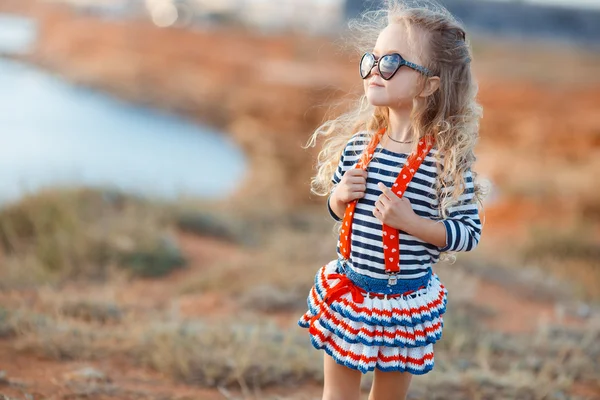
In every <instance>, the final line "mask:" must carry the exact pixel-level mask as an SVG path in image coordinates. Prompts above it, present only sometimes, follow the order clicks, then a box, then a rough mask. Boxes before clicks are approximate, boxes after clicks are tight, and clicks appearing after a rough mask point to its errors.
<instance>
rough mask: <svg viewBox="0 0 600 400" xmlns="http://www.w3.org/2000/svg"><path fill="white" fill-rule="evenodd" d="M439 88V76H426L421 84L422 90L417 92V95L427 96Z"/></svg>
mask: <svg viewBox="0 0 600 400" xmlns="http://www.w3.org/2000/svg"><path fill="white" fill-rule="evenodd" d="M439 88H440V77H439V76H431V77H428V78H427V80H426V81H425V85H423V90H421V93H420V94H419V97H423V98H426V97H429V96H431V95H432V94H434V93H435V91H436V90H438V89H439Z"/></svg>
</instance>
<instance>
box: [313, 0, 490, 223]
mask: <svg viewBox="0 0 600 400" xmlns="http://www.w3.org/2000/svg"><path fill="white" fill-rule="evenodd" d="M389 24H403V25H404V26H405V27H406V31H407V34H408V39H409V45H410V46H411V50H413V51H415V50H419V51H420V52H421V53H420V55H421V56H422V57H421V59H422V60H423V61H424V62H423V65H424V66H425V67H427V68H428V69H429V70H431V71H432V72H433V74H434V75H436V76H439V77H440V87H439V89H438V90H436V91H435V93H434V94H432V95H431V96H429V97H428V98H427V100H426V104H425V105H424V106H422V107H420V108H419V109H417V107H413V110H412V113H411V115H410V118H411V126H412V134H413V135H414V139H419V138H420V137H423V136H424V135H433V136H434V138H435V147H436V148H437V149H438V152H437V154H436V155H435V158H436V161H437V165H438V177H439V178H438V179H437V183H436V191H437V193H438V195H439V197H438V198H439V199H440V201H439V202H438V204H439V209H438V212H439V215H440V216H442V218H446V217H447V209H448V207H449V206H450V205H451V204H452V203H453V202H455V201H457V200H458V199H459V197H460V196H461V194H463V193H464V190H465V182H464V178H463V176H464V173H465V172H466V171H468V170H471V173H472V176H473V181H474V186H475V194H474V197H475V200H476V201H477V202H478V203H479V205H480V206H481V207H483V204H482V203H483V198H484V197H485V190H484V188H483V187H482V186H481V185H480V184H479V183H477V182H476V181H475V178H476V176H477V174H476V173H475V171H473V170H472V169H471V167H472V165H473V163H474V162H475V160H476V157H475V155H474V153H473V149H474V147H475V144H476V142H477V139H478V136H479V120H480V118H481V117H482V107H481V106H480V105H479V104H478V103H477V101H476V98H475V97H476V95H477V91H478V86H477V83H476V82H475V80H474V78H473V76H472V74H471V64H470V61H471V49H470V44H469V41H468V40H467V39H466V37H465V29H464V27H463V26H462V24H461V23H460V22H459V21H457V20H456V19H455V18H454V17H453V16H452V14H451V13H450V12H449V11H448V10H447V9H445V8H444V7H443V6H441V5H439V4H437V3H435V2H434V1H419V2H414V1H413V2H410V3H409V2H408V1H399V0H393V1H388V2H387V7H385V8H384V9H381V10H376V11H367V12H365V13H363V14H362V15H361V16H360V17H359V18H357V19H354V20H351V21H350V32H351V33H355V35H351V36H352V37H351V40H352V43H353V44H355V47H356V49H357V50H358V53H359V54H363V53H364V52H365V51H371V49H372V46H373V44H374V43H375V42H376V40H377V36H378V35H379V33H380V32H381V30H383V29H384V28H385V27H386V26H387V25H389ZM417 29H418V30H421V33H424V34H425V35H424V36H421V37H424V38H425V39H426V40H427V43H426V46H419V43H417V40H416V38H417V37H418V35H416V34H415V31H416V30H417ZM423 48H424V49H425V50H422V49H423ZM419 79H420V80H419V84H421V85H422V84H424V82H425V79H427V78H426V77H424V76H421V77H420V78H419ZM388 123H389V112H388V108H387V107H377V106H372V105H370V104H369V102H368V101H367V99H366V96H365V95H362V96H361V97H360V99H358V101H357V104H356V106H355V107H354V108H353V109H351V110H350V111H349V112H346V113H344V114H342V115H340V116H339V117H337V118H335V119H332V120H328V121H326V122H324V123H323V124H322V125H321V126H319V127H318V128H317V129H316V130H315V131H314V132H313V134H312V135H311V137H310V139H309V141H308V143H307V145H306V147H305V148H308V147H310V146H315V145H316V142H317V140H318V138H319V137H320V136H323V137H325V138H326V139H325V141H324V143H323V147H322V149H321V151H320V152H319V154H318V156H317V173H316V175H315V176H314V177H313V178H312V179H311V192H312V193H315V194H317V195H319V196H326V195H328V194H329V193H330V192H331V190H332V188H333V183H332V182H331V177H332V175H333V174H334V172H335V170H336V168H337V164H338V161H339V159H340V157H341V155H342V152H343V151H344V148H345V146H346V144H347V143H348V141H349V140H350V138H351V137H352V136H353V135H354V134H355V133H357V132H361V131H364V132H365V133H366V135H367V140H370V139H371V138H372V137H373V135H375V134H377V132H379V131H380V130H381V129H382V128H386V127H387V126H388ZM417 142H418V140H414V141H413V146H414V147H413V149H412V150H416V146H417ZM440 170H441V171H440ZM448 188H452V190H448Z"/></svg>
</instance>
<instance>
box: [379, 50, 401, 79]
mask: <svg viewBox="0 0 600 400" xmlns="http://www.w3.org/2000/svg"><path fill="white" fill-rule="evenodd" d="M399 66H400V57H399V56H398V55H397V54H389V55H386V56H383V57H381V60H379V71H380V73H381V77H382V78H383V79H390V78H391V77H392V76H393V75H394V73H395V72H396V71H397V70H398V67H399Z"/></svg>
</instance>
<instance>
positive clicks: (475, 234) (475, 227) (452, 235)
mask: <svg viewBox="0 0 600 400" xmlns="http://www.w3.org/2000/svg"><path fill="white" fill-rule="evenodd" d="M465 186H466V188H465V192H464V193H463V194H462V195H461V196H460V198H459V199H458V202H456V203H455V204H453V205H451V206H450V207H449V208H448V217H447V218H446V219H443V220H439V221H433V220H430V219H428V218H423V217H420V216H418V215H416V214H415V216H414V218H413V219H412V221H411V223H410V224H409V226H408V227H407V229H408V230H407V233H409V234H411V235H413V236H415V237H418V238H419V239H421V240H424V241H426V242H428V243H431V244H433V245H435V246H438V247H439V250H440V252H444V251H471V250H473V249H474V248H475V247H477V245H478V244H479V239H480V237H481V221H480V219H479V210H478V209H477V204H476V203H475V202H474V185H473V177H472V174H471V172H470V171H467V172H466V174H465ZM450 190H451V188H450Z"/></svg>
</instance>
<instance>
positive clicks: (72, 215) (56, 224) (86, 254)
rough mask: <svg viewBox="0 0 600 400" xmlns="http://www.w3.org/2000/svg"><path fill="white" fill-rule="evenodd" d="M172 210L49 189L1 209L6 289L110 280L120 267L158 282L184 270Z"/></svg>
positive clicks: (120, 196) (111, 196)
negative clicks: (178, 269)
mask: <svg viewBox="0 0 600 400" xmlns="http://www.w3.org/2000/svg"><path fill="white" fill-rule="evenodd" d="M172 218H173V217H172V215H171V213H170V210H169V209H168V208H167V207H165V206H161V205H158V204H154V203H152V202H148V201H145V200H143V199H139V198H135V197H132V196H125V195H123V194H119V193H113V192H105V191H96V190H83V189H82V190H51V191H43V192H40V193H37V194H34V195H30V196H28V197H26V198H24V199H23V200H21V201H19V202H17V203H14V204H11V205H9V206H7V207H5V208H3V209H2V210H0V249H1V250H2V253H3V254H4V260H3V264H4V268H3V271H2V283H1V285H2V286H4V287H8V286H11V285H13V286H14V285H19V284H36V283H47V282H59V281H61V280H64V279H75V278H88V279H106V278H107V277H108V275H109V273H110V271H111V268H114V267H115V266H122V267H128V268H129V269H130V270H131V271H132V272H133V273H134V274H137V275H160V274H162V273H165V272H168V271H169V270H170V269H172V268H174V267H177V266H181V265H183V263H184V260H183V259H182V257H181V255H180V254H179V252H178V249H177V246H176V243H173V240H172V239H171V236H170V234H169V232H170V227H171V225H172V223H171V220H172Z"/></svg>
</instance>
